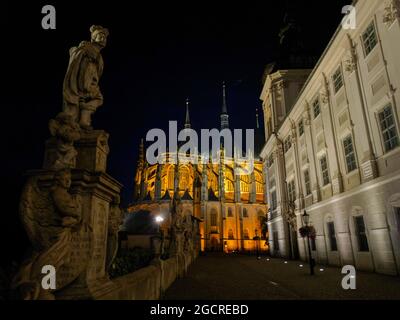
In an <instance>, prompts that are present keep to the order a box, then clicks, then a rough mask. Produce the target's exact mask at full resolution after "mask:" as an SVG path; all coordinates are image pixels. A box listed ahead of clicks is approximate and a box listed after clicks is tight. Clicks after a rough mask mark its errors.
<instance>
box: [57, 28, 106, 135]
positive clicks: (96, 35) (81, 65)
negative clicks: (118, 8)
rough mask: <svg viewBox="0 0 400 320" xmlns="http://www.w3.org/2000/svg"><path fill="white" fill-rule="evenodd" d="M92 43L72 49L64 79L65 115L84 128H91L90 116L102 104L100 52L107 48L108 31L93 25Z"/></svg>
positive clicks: (84, 43)
mask: <svg viewBox="0 0 400 320" xmlns="http://www.w3.org/2000/svg"><path fill="white" fill-rule="evenodd" d="M90 33H91V41H90V42H88V41H82V42H81V43H80V44H79V46H78V47H73V48H71V49H70V59H69V65H68V69H67V73H66V75H65V78H64V85H63V95H64V106H63V110H64V112H67V113H68V114H70V115H71V116H72V117H73V120H74V121H75V122H77V123H79V125H80V126H81V127H82V128H84V129H91V115H92V114H93V113H94V112H95V111H96V109H97V108H98V107H99V106H101V105H102V104H103V95H102V94H101V92H100V87H99V80H100V78H101V75H102V73H103V66H104V64H103V58H102V56H101V54H100V51H101V49H103V48H104V47H105V46H106V43H107V37H108V34H109V33H108V30H107V29H106V28H103V27H101V26H91V27H90Z"/></svg>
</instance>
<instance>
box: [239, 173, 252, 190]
mask: <svg viewBox="0 0 400 320" xmlns="http://www.w3.org/2000/svg"><path fill="white" fill-rule="evenodd" d="M249 183H250V179H249V176H247V175H241V176H240V191H241V192H249Z"/></svg>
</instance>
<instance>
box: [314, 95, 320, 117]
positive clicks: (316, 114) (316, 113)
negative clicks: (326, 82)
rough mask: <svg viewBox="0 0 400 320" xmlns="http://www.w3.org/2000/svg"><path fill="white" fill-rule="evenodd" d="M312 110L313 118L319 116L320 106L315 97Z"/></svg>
mask: <svg viewBox="0 0 400 320" xmlns="http://www.w3.org/2000/svg"><path fill="white" fill-rule="evenodd" d="M313 112H314V119H315V118H316V117H318V116H319V114H320V113H321V106H320V104H319V98H317V99H315V100H314V102H313Z"/></svg>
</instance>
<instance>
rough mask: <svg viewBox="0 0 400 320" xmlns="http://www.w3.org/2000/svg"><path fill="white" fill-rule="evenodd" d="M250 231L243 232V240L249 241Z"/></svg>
mask: <svg viewBox="0 0 400 320" xmlns="http://www.w3.org/2000/svg"><path fill="white" fill-rule="evenodd" d="M249 238H250V237H249V229H244V230H243V239H249Z"/></svg>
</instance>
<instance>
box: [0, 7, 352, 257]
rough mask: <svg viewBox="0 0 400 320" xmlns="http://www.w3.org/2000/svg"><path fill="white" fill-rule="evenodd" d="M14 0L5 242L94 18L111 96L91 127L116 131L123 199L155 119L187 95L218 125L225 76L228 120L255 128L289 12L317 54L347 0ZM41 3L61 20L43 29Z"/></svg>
mask: <svg viewBox="0 0 400 320" xmlns="http://www.w3.org/2000/svg"><path fill="white" fill-rule="evenodd" d="M14 2H15V3H14V4H11V3H8V4H7V3H6V4H2V5H1V7H2V15H1V18H0V20H1V22H0V23H1V25H0V26H1V27H2V28H1V29H2V30H3V32H2V35H3V38H2V48H1V60H0V61H1V79H2V81H1V83H2V85H1V100H0V101H1V107H2V108H1V111H2V117H1V119H2V126H1V130H2V135H1V137H2V138H3V141H4V142H5V144H6V148H5V153H4V154H3V156H2V162H3V163H2V166H1V180H2V184H3V188H5V190H4V191H3V199H6V200H5V201H6V202H7V206H6V208H7V210H6V211H5V212H2V219H4V220H3V223H2V225H3V228H4V226H5V224H6V225H7V227H6V228H7V231H6V232H3V233H2V236H1V239H0V240H1V244H2V246H3V245H5V242H6V240H7V243H8V244H9V243H10V241H11V242H12V241H17V240H16V239H17V237H19V235H20V234H21V228H20V226H19V222H18V220H17V218H16V217H17V207H18V198H19V195H20V192H21V188H22V186H23V183H24V178H23V174H24V172H25V171H26V170H28V169H35V168H40V167H41V164H42V160H43V147H44V141H45V139H47V138H48V137H49V132H48V129H47V123H48V121H49V119H51V118H52V117H54V116H55V115H56V114H57V113H58V112H59V111H61V105H62V82H63V78H64V74H65V71H66V68H67V64H68V58H69V56H68V50H69V48H70V47H72V46H75V45H78V44H79V42H80V41H82V40H89V37H90V34H89V27H90V25H92V24H100V25H103V26H105V27H107V28H109V30H110V36H109V39H108V45H107V48H105V49H104V51H103V58H104V61H105V70H104V74H103V77H102V79H101V89H102V92H103V95H104V99H105V102H104V105H103V106H102V107H101V108H100V109H98V111H97V112H96V113H95V115H94V117H93V125H94V127H95V128H96V129H104V130H106V131H107V132H109V133H110V141H109V143H110V148H111V152H110V155H109V164H108V171H109V173H110V174H111V175H112V176H113V177H115V178H116V179H117V180H119V181H120V182H121V183H122V184H123V185H124V186H125V187H124V190H123V202H124V204H127V203H128V202H129V201H130V200H131V194H132V185H133V177H134V172H135V166H136V157H137V149H138V144H139V140H140V138H141V137H143V136H145V134H146V132H147V131H148V130H149V129H152V128H156V127H160V128H166V126H167V125H168V120H178V121H180V124H182V122H183V120H184V110H185V99H186V97H189V98H190V100H191V109H190V113H191V119H192V125H193V127H194V128H195V129H196V128H197V129H200V128H212V127H218V126H219V112H220V107H221V82H222V81H223V80H225V81H226V83H227V86H228V92H227V94H228V111H229V113H230V121H231V127H232V128H253V127H254V125H255V113H254V110H255V108H256V107H257V106H260V101H259V95H260V91H261V86H262V82H261V79H262V74H263V70H264V67H265V65H266V64H267V63H269V62H271V61H273V60H276V59H279V57H277V56H278V53H279V48H278V42H279V41H278V33H279V30H280V29H281V27H282V26H283V18H284V15H285V13H287V12H290V13H291V16H293V17H295V19H296V21H297V23H298V25H299V26H300V27H301V32H300V34H299V38H300V39H301V41H302V42H303V43H304V48H305V49H304V50H306V51H307V52H308V53H309V54H312V55H315V56H319V55H320V54H321V53H322V51H323V49H324V48H325V46H326V44H327V43H328V41H329V39H330V38H331V36H332V35H333V33H334V31H335V29H336V27H337V26H338V24H339V22H340V20H341V18H342V14H341V8H342V6H343V5H344V4H348V3H349V2H351V1H349V0H347V1H346V0H335V1H320V0H319V1H299V0H297V1H294V0H293V1H284V0H281V1H259V2H257V3H255V2H249V1H247V2H244V1H240V2H234V1H218V2H217V1H213V2H206V1H186V2H184V3H181V2H174V1H162V2H161V1H159V2H158V1H157V2H154V1H145V2H140V1H88V2H86V3H85V2H84V1H79V2H73V1H60V2H54V1H46V2H43V3H40V2H35V1H29V2H28V1H27V3H26V4H22V3H21V2H19V1H17V2H16V1H14ZM217 3H218V4H217ZM45 4H53V5H54V6H55V7H56V10H57V29H56V30H43V29H42V28H41V19H42V14H41V8H42V6H43V5H45ZM3 201H4V200H3ZM4 223H5V224H4ZM17 242H18V241H17ZM6 247H7V248H6V249H5V250H6V251H7V252H8V251H9V252H11V249H12V248H10V247H9V246H6ZM13 252H15V251H13ZM12 255H13V256H15V255H14V254H12Z"/></svg>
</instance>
